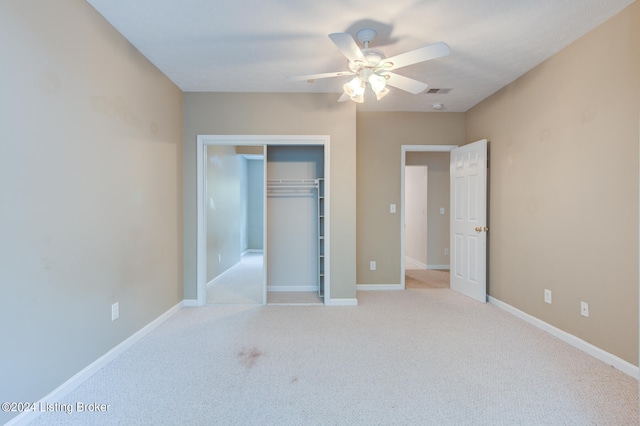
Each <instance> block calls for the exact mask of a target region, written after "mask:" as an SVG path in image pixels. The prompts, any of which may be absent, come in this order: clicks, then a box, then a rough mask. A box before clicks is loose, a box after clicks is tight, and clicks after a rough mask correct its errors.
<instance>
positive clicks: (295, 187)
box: [267, 185, 318, 190]
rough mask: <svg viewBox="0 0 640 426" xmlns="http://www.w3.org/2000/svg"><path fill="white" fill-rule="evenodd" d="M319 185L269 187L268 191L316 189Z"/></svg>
mask: <svg viewBox="0 0 640 426" xmlns="http://www.w3.org/2000/svg"><path fill="white" fill-rule="evenodd" d="M317 187H318V186H317V185H277V186H267V189H269V190H273V189H316V188H317Z"/></svg>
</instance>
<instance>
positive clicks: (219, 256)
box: [218, 253, 222, 263]
mask: <svg viewBox="0 0 640 426" xmlns="http://www.w3.org/2000/svg"><path fill="white" fill-rule="evenodd" d="M220 262H222V255H221V254H220V253H218V263H220Z"/></svg>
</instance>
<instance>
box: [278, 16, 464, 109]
mask: <svg viewBox="0 0 640 426" xmlns="http://www.w3.org/2000/svg"><path fill="white" fill-rule="evenodd" d="M375 36H376V31H375V30H372V29H370V28H365V29H362V30H360V31H358V33H357V34H356V37H357V39H358V41H360V42H361V43H363V44H364V49H362V50H361V49H360V48H359V47H358V44H357V43H356V41H355V40H354V39H353V37H351V35H350V34H349V33H333V34H329V38H330V39H331V41H333V43H334V44H335V45H336V46H337V47H338V49H340V51H341V52H342V54H343V55H344V56H345V57H346V58H347V59H348V60H349V65H348V68H349V70H348V71H339V72H328V73H322V74H310V75H300V76H293V77H289V79H290V80H294V81H300V80H307V81H313V80H316V79H319V78H328V77H342V76H346V75H355V77H354V78H353V79H352V80H351V81H349V82H348V83H346V84H345V85H344V86H343V89H344V93H343V94H342V96H341V97H340V99H338V102H344V101H348V100H349V99H351V100H353V101H355V102H358V103H361V102H364V92H365V89H366V86H367V83H369V86H371V89H372V90H373V92H374V93H375V94H376V99H378V100H380V99H382V98H383V97H384V96H385V95H386V94H387V93H389V88H388V87H387V86H392V87H396V88H398V89H401V90H404V91H406V92H409V93H412V94H414V95H415V94H418V93H421V92H423V91H424V90H426V88H427V87H428V85H427V84H426V83H422V82H420V81H417V80H414V79H412V78H408V77H404V76H402V75H399V74H396V73H394V72H391V71H394V70H397V69H398V68H402V67H406V66H408V65H413V64H416V63H418V62H424V61H428V60H431V59H436V58H440V57H442V56H447V55H449V53H450V52H451V51H450V50H449V46H447V44H446V43H443V42H438V43H434V44H429V45H427V46H423V47H421V48H419V49H415V50H411V51H409V52H406V53H402V54H400V55H396V56H392V57H390V58H387V57H385V56H384V53H382V52H381V51H379V50H377V49H371V48H369V43H370V42H371V41H372V40H373V39H374V38H375Z"/></svg>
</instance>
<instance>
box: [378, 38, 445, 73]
mask: <svg viewBox="0 0 640 426" xmlns="http://www.w3.org/2000/svg"><path fill="white" fill-rule="evenodd" d="M450 53H451V50H450V49H449V46H447V44H446V43H443V42H441V41H440V42H438V43H433V44H430V45H428V46H424V47H421V48H419V49H416V50H411V51H409V52H406V53H401V54H400V55H396V56H392V57H390V58H387V59H385V60H384V61H382V64H381V67H380V68H384V64H391V65H387V67H388V69H390V70H395V69H398V68H402V67H406V66H408V65H413V64H417V63H418V62H424V61H429V60H431V59H436V58H441V57H442V56H447V55H449V54H450Z"/></svg>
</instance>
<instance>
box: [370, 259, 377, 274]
mask: <svg viewBox="0 0 640 426" xmlns="http://www.w3.org/2000/svg"><path fill="white" fill-rule="evenodd" d="M369 270H371V271H375V270H376V261H375V260H372V261H371V262H369Z"/></svg>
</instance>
